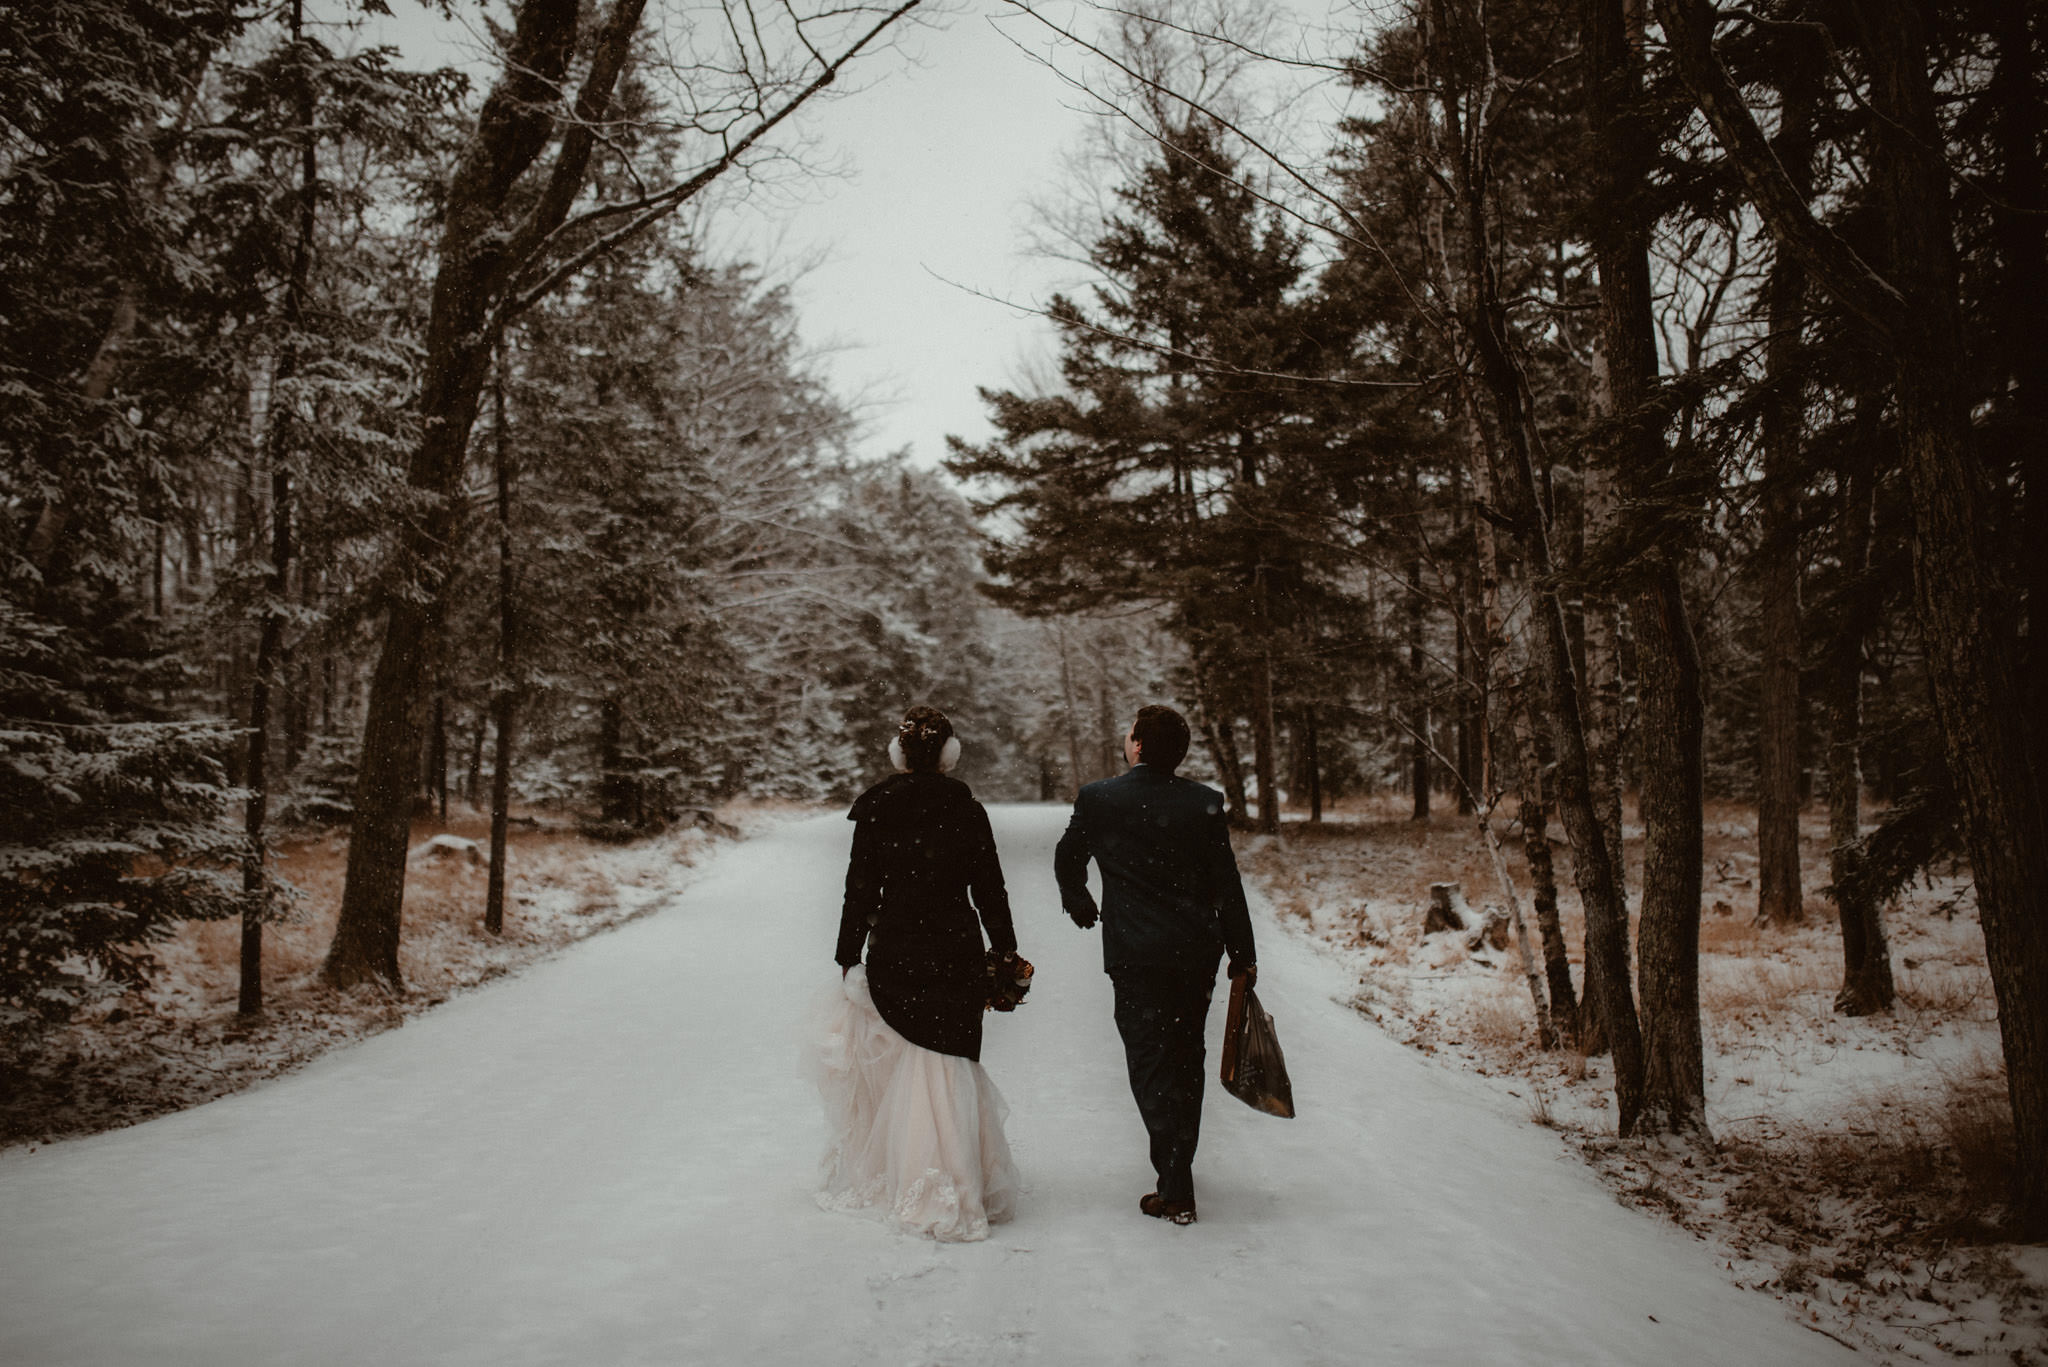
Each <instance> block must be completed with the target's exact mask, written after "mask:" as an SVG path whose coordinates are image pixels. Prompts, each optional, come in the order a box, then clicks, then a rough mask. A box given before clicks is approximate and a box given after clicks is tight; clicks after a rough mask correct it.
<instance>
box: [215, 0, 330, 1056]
mask: <svg viewBox="0 0 2048 1367" xmlns="http://www.w3.org/2000/svg"><path fill="white" fill-rule="evenodd" d="M290 23H291V28H290V32H291V41H292V47H293V49H294V52H293V58H294V60H295V61H297V62H300V63H303V62H305V61H306V60H307V59H308V54H307V53H305V52H303V51H299V50H298V49H299V46H300V44H301V43H302V42H303V41H304V38H305V6H304V4H303V0H292V8H291V21H290ZM294 85H295V89H294V91H293V103H294V106H295V108H294V116H295V122H296V125H297V127H296V131H297V134H298V137H299V140H300V144H301V145H300V151H299V194H298V201H299V202H298V206H297V207H298V221H297V224H296V231H295V232H294V234H293V240H292V256H291V266H290V268H289V271H288V273H287V276H286V280H285V294H284V307H283V310H282V313H283V317H284V325H285V335H286V338H287V341H286V343H285V345H284V348H283V350H282V351H281V353H280V354H279V356H278V358H277V366H276V368H275V369H274V370H273V371H272V373H271V377H270V402H269V403H268V405H266V407H265V410H264V420H265V431H264V445H265V447H266V448H267V450H266V455H267V456H268V460H269V465H270V573H269V574H268V575H267V576H265V579H264V585H263V587H264V592H265V594H266V595H267V597H268V599H269V601H268V602H267V603H266V604H265V605H264V610H263V616H262V626H261V627H260V628H259V631H258V639H257V644H256V671H255V677H254V678H253V679H252V680H251V682H250V687H249V751H248V760H247V762H246V764H245V765H244V773H243V784H244V786H245V787H247V788H248V790H249V798H248V803H247V805H246V806H245V807H244V809H243V833H244V834H245V835H246V836H247V837H248V841H249V849H248V852H247V853H246V854H245V855H244V856H243V861H242V898H243V901H242V944H241V962H240V965H239V968H240V978H241V981H240V984H239V988H238V991H237V993H236V1000H235V1010H236V1012H237V1013H238V1014H240V1015H243V1016H254V1015H256V1014H258V1013H259V1012H261V1011H262V1010H263V923H264V922H265V921H266V920H268V919H269V916H270V905H269V880H268V878H267V877H266V875H265V872H264V867H263V866H264V860H265V858H266V855H267V853H268V848H267V841H266V839H265V835H264V826H265V824H266V822H267V821H268V820H269V816H270V773H269V759H270V711H271V707H270V694H271V685H272V682H273V679H274V676H275V675H276V673H277V667H278V657H279V654H280V653H281V651H282V649H283V646H284V597H285V594H286V593H287V592H288V591H289V588H290V585H291V578H290V573H291V558H292V479H291V467H290V466H289V464H288V463H287V462H286V459H285V451H286V446H287V441H286V438H287V435H288V434H289V432H290V430H291V423H290V421H289V418H288V417H287V415H286V414H285V413H284V412H283V411H282V409H281V407H280V404H279V393H278V389H279V386H280V385H282V384H284V383H286V382H288V381H289V380H290V379H291V378H292V377H293V375H294V374H296V373H297V371H298V364H299V356H298V348H297V346H296V345H295V344H294V343H293V342H292V341H291V340H289V339H290V338H292V337H293V336H295V335H296V334H297V332H298V330H299V326H300V324H301V322H302V321H303V318H304V315H305V302H306V285H307V281H308V278H309V277H310V275H311V273H312V261H313V229H314V223H315V219H314V214H315V211H316V207H317V204H318V198H319V187H320V158H319V146H318V144H317V142H316V141H315V140H314V134H313V102H314V97H313V83H312V79H311V77H310V76H308V75H307V74H306V72H305V69H304V67H303V66H301V67H300V69H299V79H298V80H297V81H296V82H295V83H294Z"/></svg>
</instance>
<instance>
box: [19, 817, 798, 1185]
mask: <svg viewBox="0 0 2048 1367" xmlns="http://www.w3.org/2000/svg"><path fill="white" fill-rule="evenodd" d="M789 815H790V812H789V811H788V810H787V809H786V807H784V806H781V805H776V804H767V805H763V804H750V805H745V806H740V807H736V808H728V809H727V816H728V817H730V818H731V819H732V820H735V821H737V822H739V823H740V826H741V828H743V829H752V830H759V829H765V828H766V827H767V826H769V825H772V824H773V823H775V822H776V821H778V820H784V819H787V818H788V816H789ZM714 828H716V829H714ZM488 830H489V817H488V815H487V814H485V813H481V812H477V811H475V810H473V809H467V808H464V807H462V806H461V805H460V804H457V810H456V812H455V815H454V819H453V821H452V822H451V823H449V828H448V829H440V830H437V829H436V826H435V824H430V823H429V822H427V821H424V820H423V821H420V822H418V823H416V824H415V828H414V843H413V846H412V849H411V851H410V852H409V854H408V857H407V860H406V864H407V871H406V889H405V911H404V916H405V935H404V939H403V942H402V943H401V945H400V947H399V967H400V970H401V971H402V973H403V974H404V977H405V981H406V984H407V989H408V990H407V992H406V994H405V995H404V997H402V998H398V999H392V998H388V997H385V996H383V995H381V994H377V993H339V992H335V991H333V990H331V989H330V988H328V987H327V986H325V984H323V983H322V982H321V981H320V965H321V961H322V959H323V958H324V956H325V953H326V949H327V946H328V944H329V942H330V941H332V939H333V937H334V924H335V917H336V914H337V911H338V909H339V907H340V902H341V890H342V882H343V870H344V867H345V865H346V863H347V858H348V840H347V835H346V833H345V832H343V831H340V830H335V831H329V832H326V833H324V834H313V835H307V836H302V837H299V838H296V839H287V840H286V841H284V842H282V843H281V844H280V846H279V847H278V851H277V856H276V859H277V868H278V870H279V872H280V873H281V874H282V875H283V876H284V877H285V878H286V879H287V880H288V881H289V882H290V883H291V884H292V885H293V886H294V887H295V888H296V889H297V890H298V900H297V901H296V903H295V905H294V907H293V912H294V914H293V916H292V918H291V919H290V920H289V921H286V922H283V923H280V924H276V925H272V926H269V927H268V928H267V929H266V932H265V935H264V949H263V960H264V1011H263V1014H262V1015H261V1016H259V1017H257V1018H256V1019H254V1020H253V1021H252V1020H245V1019H243V1018H242V1017H241V1016H239V1015H238V1014H237V1013H236V1001H237V995H238V984H239V958H240V941H241V927H240V925H239V924H238V923H235V922H231V921H212V922H186V923H185V924H184V925H182V926H180V927H179V928H178V930H177V931H176V933H175V934H174V935H173V936H172V937H171V938H170V939H169V940H168V941H166V942H163V943H161V944H159V945H157V946H155V947H154V949H153V953H154V955H155V957H156V958H157V960H158V961H159V965H160V967H159V969H158V971H157V973H156V974H155V975H154V976H153V977H152V980H151V982H150V984H149V986H148V987H147V988H146V989H144V990H141V991H138V992H132V993H129V994H128V995H126V996H123V997H119V998H116V999H113V1000H110V1001H107V1002H105V1003H103V1004H101V1005H99V1006H98V1007H96V1008H94V1009H92V1010H89V1011H87V1012H85V1013H83V1014H82V1015H81V1017H80V1018H79V1019H78V1020H77V1021H75V1022H73V1023H72V1024H70V1025H69V1026H67V1027H65V1028H63V1029H60V1030H56V1031H53V1032H52V1033H51V1034H50V1035H49V1036H48V1037H46V1038H44V1039H42V1040H41V1041H39V1047H38V1048H37V1049H36V1050H34V1051H32V1052H30V1053H29V1054H27V1055H26V1056H25V1057H24V1058H22V1059H20V1060H13V1059H9V1060H0V1064H4V1065H8V1066H5V1067H4V1069H0V1145H4V1144H8V1143H23V1142H28V1143H35V1142H45V1141H48V1140H51V1139H60V1138H71V1137H75V1136H78V1135H84V1134H93V1133H97V1132H99V1131H101V1130H106V1129H111V1128H114V1127H116V1126H119V1125H132V1124H135V1123H136V1122H138V1121H142V1120H147V1119H149V1118H151V1117H152V1116H157V1115H163V1114H166V1113H168V1112H171V1111H178V1110H183V1109H185V1108H187V1107H190V1106H196V1105H199V1104H201V1103H202V1102H206V1101H211V1100H213V1099H214V1098H216V1097H219V1096H224V1095H226V1094H227V1093H229V1092H234V1091H239V1090H241V1089H242V1088H243V1087H246V1086H248V1085H250V1084H251V1083H253V1082H256V1081H259V1080H261V1079H263V1078H266V1077H275V1076H278V1075H280V1074H283V1073H287V1072H290V1071H291V1070H293V1069H294V1068H297V1067H299V1066H301V1065H302V1064H304V1063H305V1062H307V1061H308V1060H310V1059H312V1058H316V1057H318V1056H319V1055H320V1054H322V1053H324V1052H326V1051H327V1050H329V1049H332V1048H335V1047H337V1046H339V1045H343V1044H347V1043H350V1042H352V1041H354V1040H357V1039H361V1038H364V1037H366V1036H368V1035H373V1034H377V1033H380V1032H382V1031H384V1030H389V1029H393V1028H395V1027H397V1026H400V1025H403V1024H404V1023H405V1021H406V1020H407V1018H408V1017H411V1016H416V1015H418V1014H420V1013H421V1012H423V1011H428V1010H431V1009H433V1008H434V1007H436V1006H439V1005H440V1004H441V1003H442V1002H444V1001H446V1000H447V999H448V998H449V997H450V996H451V995H454V994H456V993H459V992H463V991H466V990H468V989H470V988H472V987H475V986H477V985H478V984H480V983H484V982H488V981H490V980H492V979H494V978H497V977H501V976H503V975H505V974H507V973H513V972H516V971H518V970H519V969H521V968H523V967H524V966H526V965H528V964H531V963H534V962H536V961H537V960H540V959H542V958H545V957H546V956H547V955H549V954H551V953H555V952H558V951H559V950H561V949H562V948H563V947H565V946H567V945H571V944H574V943H575V942H576V941H578V940H581V939H584V938H586V937H588V936H590V935H594V934H598V933H600V932H602V931H605V930H609V929H611V928H612V927H614V926H617V925H619V924H621V923H623V922H625V921H629V920H632V919H633V918H635V917H637V916H640V915H642V914H644V913H645V912H646V911H648V910H649V909H650V908H652V907H654V906H655V905H657V904H659V903H661V902H663V901H665V900H666V899H668V898H670V897H672V896H673V895H674V892H675V890H676V889H677V888H678V887H679V886H680V885H681V884H682V883H683V882H684V881H685V880H686V879H687V877H688V870H689V869H690V867H691V866H692V865H694V864H696V863H697V862H699V861H700V860H702V859H703V858H704V857H705V855H706V853H707V851H709V850H711V849H714V848H715V847H716V846H717V845H718V844H719V843H720V842H721V840H722V839H723V837H724V835H726V834H728V833H732V832H733V828H732V827H731V826H730V825H727V824H725V822H724V821H722V820H719V819H716V818H714V819H712V820H710V821H707V822H703V823H691V824H678V825H677V826H675V827H673V828H671V829H670V830H669V831H667V832H665V833H664V834H662V835H659V836H656V837H653V838H650V839H644V840H639V841H635V842H633V843H631V844H626V845H601V844H596V843H593V842H592V841H590V840H587V839H585V838H583V837H582V836H580V835H578V834H577V833H576V832H575V831H574V830H572V829H571V828H569V827H568V826H567V825H566V824H564V823H562V822H560V821H559V820H555V821H548V822H544V821H541V820H526V821H522V822H520V823H518V824H515V826H514V829H513V831H512V833H511V836H512V838H511V848H510V850H509V853H508V866H509V869H510V874H511V882H510V884H509V891H510V896H509V898H508V905H507V907H506V916H505V928H504V933H503V934H502V935H495V936H494V935H489V934H486V933H484V932H483V930H482V926H481V922H482V917H483V906H484V891H485V885H486V883H487V881H488V877H489V873H488V855H487V853H486V851H487V849H488Z"/></svg>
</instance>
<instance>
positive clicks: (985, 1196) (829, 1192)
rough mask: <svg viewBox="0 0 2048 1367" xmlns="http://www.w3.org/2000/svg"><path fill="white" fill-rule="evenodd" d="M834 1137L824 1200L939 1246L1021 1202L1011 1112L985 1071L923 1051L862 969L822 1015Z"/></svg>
mask: <svg viewBox="0 0 2048 1367" xmlns="http://www.w3.org/2000/svg"><path fill="white" fill-rule="evenodd" d="M813 1027H814V1031H813V1035H812V1038H813V1039H814V1040H815V1041H816V1042H817V1044H816V1055H815V1060H814V1061H815V1063H816V1066H817V1080H818V1090H819V1092H820V1094H821V1095H822V1096H823V1097H824V1101H825V1118H826V1123H827V1125H828V1126H829V1127H830V1129H831V1139H830V1142H829V1143H828V1145H827V1146H826V1150H825V1158H824V1181H823V1185H822V1187H821V1188H820V1190H819V1192H818V1204H819V1205H821V1206H823V1207H825V1208H826V1209H827V1210H863V1209H865V1210H873V1211H876V1212H877V1213H879V1214H881V1215H882V1216H884V1218H886V1219H887V1220H889V1222H890V1223H892V1224H894V1225H895V1226H896V1227H897V1228H899V1229H902V1230H904V1231H905V1232H907V1233H912V1234H924V1235H929V1236H930V1237H932V1238H934V1239H943V1240H948V1241H957V1242H966V1241H970V1240H974V1239H986V1238H987V1237H988V1227H989V1226H990V1225H991V1224H1000V1223H1002V1222H1003V1221H1005V1220H1007V1219H1009V1218H1010V1217H1011V1215H1012V1214H1013V1213H1014V1212H1015V1210H1016V1204H1017V1169H1016V1165H1015V1164H1013V1163H1012V1162H1011V1161H1010V1145H1009V1141H1008V1140H1006V1139H1004V1138H1003V1118H1004V1117H1005V1116H1006V1115H1008V1114H1009V1107H1007V1106H1006V1105H1004V1104H1003V1097H1002V1094H1001V1093H1000V1092H998V1091H997V1090H996V1085H995V1083H993V1082H991V1081H989V1076H988V1073H987V1072H986V1071H985V1070H984V1069H983V1068H982V1066H981V1065H980V1064H979V1063H976V1062H974V1061H973V1060H972V1059H964V1058H961V1057H959V1056H958V1055H955V1054H940V1053H935V1052H933V1051H932V1050H930V1049H924V1048H920V1047H919V1046H917V1045H915V1044H912V1043H911V1042H910V1041H909V1040H906V1039H904V1038H903V1036H901V1035H899V1034H897V1033H896V1032H895V1031H894V1030H893V1029H891V1028H890V1027H889V1025H888V1024H887V1023H886V1022H885V1021H883V1019H882V1017H881V1014H880V1013H879V1012H877V1011H876V1010H875V1002H874V998H873V997H872V996H870V995H869V993H868V972H867V969H866V968H864V967H862V966H860V965H858V964H856V965H855V966H854V967H853V968H852V969H851V970H850V971H849V972H848V973H847V975H846V978H845V980H844V982H843V983H834V984H833V985H832V988H831V989H830V991H829V994H828V995H824V996H821V997H820V999H819V1002H818V1004H817V1007H816V1010H815V1013H814V1019H813Z"/></svg>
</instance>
